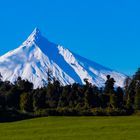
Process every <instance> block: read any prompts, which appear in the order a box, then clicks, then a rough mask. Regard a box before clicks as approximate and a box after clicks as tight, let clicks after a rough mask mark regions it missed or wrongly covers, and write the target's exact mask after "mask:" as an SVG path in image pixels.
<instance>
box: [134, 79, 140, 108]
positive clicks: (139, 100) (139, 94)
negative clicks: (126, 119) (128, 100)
mask: <svg viewBox="0 0 140 140" xmlns="http://www.w3.org/2000/svg"><path fill="white" fill-rule="evenodd" d="M135 90H136V94H135V104H134V107H135V110H140V80H137V83H136V89H135Z"/></svg>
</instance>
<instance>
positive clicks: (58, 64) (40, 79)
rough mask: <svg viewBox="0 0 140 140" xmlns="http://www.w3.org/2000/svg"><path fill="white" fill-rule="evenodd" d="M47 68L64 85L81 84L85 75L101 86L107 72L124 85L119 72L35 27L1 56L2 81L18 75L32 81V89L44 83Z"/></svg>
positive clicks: (90, 80)
mask: <svg viewBox="0 0 140 140" xmlns="http://www.w3.org/2000/svg"><path fill="white" fill-rule="evenodd" d="M48 69H50V70H51V71H52V75H53V76H54V77H55V78H57V79H58V80H59V81H60V82H61V84H63V85H66V84H72V83H74V82H78V83H80V84H84V79H85V78H87V79H88V80H89V82H91V83H92V84H95V85H97V86H103V85H104V83H105V80H106V75H108V74H109V75H111V76H112V77H114V79H115V80H116V85H117V86H121V87H123V84H124V80H125V78H126V76H125V75H123V74H121V73H118V72H116V71H113V70H111V69H108V68H105V67H103V66H101V65H99V64H97V63H95V62H93V61H90V60H88V59H86V58H83V57H81V56H79V55H77V54H75V53H72V52H70V51H69V50H68V49H65V48H64V47H63V46H60V45H57V44H54V43H51V42H49V41H48V40H47V39H46V38H44V37H43V36H42V35H41V33H40V31H39V29H37V28H36V29H35V30H34V31H33V32H32V34H31V35H30V36H29V37H28V39H27V40H26V41H25V42H24V43H23V44H22V45H21V46H20V47H19V48H17V49H15V50H13V51H10V52H8V53H6V54H5V55H3V56H1V57H0V73H1V74H2V76H3V80H9V81H11V82H14V81H15V80H16V79H17V77H18V76H20V77H21V78H22V79H28V80H29V81H30V82H33V84H34V87H35V88H37V87H42V86H44V85H45V84H46V83H47V71H48Z"/></svg>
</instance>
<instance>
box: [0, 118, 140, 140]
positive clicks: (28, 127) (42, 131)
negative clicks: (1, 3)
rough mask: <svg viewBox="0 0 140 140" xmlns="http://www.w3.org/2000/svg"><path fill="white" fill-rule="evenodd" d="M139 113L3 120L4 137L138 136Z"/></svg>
mask: <svg viewBox="0 0 140 140" xmlns="http://www.w3.org/2000/svg"><path fill="white" fill-rule="evenodd" d="M139 122H140V117H139V116H130V117H128V116H127V117H46V118H37V119H31V120H24V121H19V122H12V123H0V132H1V133H0V139H1V140H55V139H56V140H109V139H110V140H139V139H140V133H139V130H140V123H139Z"/></svg>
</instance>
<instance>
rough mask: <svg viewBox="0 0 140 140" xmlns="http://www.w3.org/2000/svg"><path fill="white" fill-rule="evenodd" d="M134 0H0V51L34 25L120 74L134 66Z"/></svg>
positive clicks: (139, 46) (139, 62)
mask: <svg viewBox="0 0 140 140" xmlns="http://www.w3.org/2000/svg"><path fill="white" fill-rule="evenodd" d="M139 7H140V2H138V0H137V1H136V0H3V1H0V55H2V54H4V53H5V52H7V51H9V50H11V49H14V48H17V47H18V46H19V45H20V44H21V43H22V42H23V41H24V40H25V39H26V38H27V37H28V35H29V34H30V33H31V32H32V30H33V29H34V28H35V27H38V28H39V29H40V30H41V31H42V34H43V35H44V36H46V37H47V38H48V39H49V40H50V41H53V42H55V43H58V44H61V45H64V46H65V47H66V48H69V49H70V50H72V51H73V52H76V53H78V54H80V55H82V56H84V57H86V58H89V59H91V60H94V61H96V62H98V63H100V64H102V65H105V66H107V67H110V68H113V69H116V70H118V71H120V72H123V73H126V74H133V73H134V72H135V71H136V69H137V68H138V67H140V58H139V56H140V8H139Z"/></svg>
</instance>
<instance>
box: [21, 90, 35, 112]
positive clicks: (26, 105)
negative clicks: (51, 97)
mask: <svg viewBox="0 0 140 140" xmlns="http://www.w3.org/2000/svg"><path fill="white" fill-rule="evenodd" d="M31 96H32V95H31V94H30V93H27V92H25V93H22V94H21V95H20V109H21V110H22V111H25V112H31V111H32V110H33V107H32V97H31Z"/></svg>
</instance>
